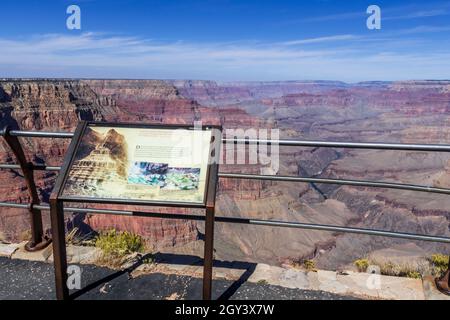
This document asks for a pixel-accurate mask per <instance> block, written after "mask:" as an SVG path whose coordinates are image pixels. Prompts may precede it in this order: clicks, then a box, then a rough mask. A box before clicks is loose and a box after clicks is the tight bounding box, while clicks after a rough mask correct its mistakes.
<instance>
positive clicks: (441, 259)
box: [430, 253, 448, 276]
mask: <svg viewBox="0 0 450 320" xmlns="http://www.w3.org/2000/svg"><path fill="white" fill-rule="evenodd" d="M430 262H431V264H432V265H433V272H434V273H435V274H436V275H438V276H440V275H442V274H443V273H445V271H447V268H448V256H446V255H443V254H440V253H437V254H433V255H432V256H431V259H430Z"/></svg>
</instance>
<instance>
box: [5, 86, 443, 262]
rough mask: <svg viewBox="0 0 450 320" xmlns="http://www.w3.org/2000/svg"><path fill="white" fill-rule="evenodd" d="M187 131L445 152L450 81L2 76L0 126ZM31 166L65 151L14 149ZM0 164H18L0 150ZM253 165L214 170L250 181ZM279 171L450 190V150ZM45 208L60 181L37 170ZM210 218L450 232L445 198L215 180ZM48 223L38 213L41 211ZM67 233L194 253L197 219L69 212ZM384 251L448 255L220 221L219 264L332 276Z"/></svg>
mask: <svg viewBox="0 0 450 320" xmlns="http://www.w3.org/2000/svg"><path fill="white" fill-rule="evenodd" d="M79 119H83V120H96V121H112V122H115V121H124V122H141V123H162V124H166V123H167V124H169V123H180V124H191V123H193V122H194V121H202V122H203V123H207V124H221V125H222V126H223V128H225V129H227V128H230V129H232V128H243V129H248V128H257V129H259V128H270V129H274V128H276V129H279V130H280V138H281V139H303V140H332V141H352V142H399V143H433V144H449V142H450V125H449V124H450V81H431V80H429V81H401V82H363V83H354V84H348V83H344V82H338V81H283V82H214V81H200V80H198V81H197V80H195V81H194V80H192V81H190V80H76V79H3V80H0V124H1V126H2V127H3V126H6V125H9V126H11V127H12V128H20V129H23V130H46V131H73V130H74V128H75V126H76V124H77V121H78V120H79ZM22 142H23V145H24V147H25V148H26V152H27V155H28V157H29V159H31V160H32V161H34V162H35V163H45V164H48V165H59V164H61V162H62V159H63V157H64V155H65V152H66V149H67V146H68V143H69V141H67V140H64V139H59V140H58V139H41V138H39V139H36V138H34V139H31V138H24V139H22ZM0 162H1V163H14V162H15V159H14V156H13V154H12V153H11V151H10V150H9V148H8V147H7V145H6V144H5V143H4V142H3V141H2V150H1V151H0ZM260 169H261V167H260V166H259V165H258V164H256V165H254V164H253V165H242V164H236V165H227V164H223V165H221V166H220V171H221V172H235V173H258V174H259V173H260ZM277 174H279V175H290V176H302V177H331V178H348V179H364V180H374V181H389V182H403V183H412V184H420V185H427V186H438V187H445V188H447V187H450V154H446V153H432V152H412V151H389V150H352V149H340V148H335V149H331V148H298V147H295V148H294V147H280V166H279V170H278V172H277ZM35 176H36V180H37V182H38V188H39V193H40V196H41V199H42V201H43V202H48V198H49V195H50V192H51V190H52V188H53V184H54V182H55V177H56V173H54V172H36V173H35ZM0 179H1V181H2V184H1V185H0V193H1V201H8V202H17V203H22V202H27V200H28V194H27V192H26V191H27V190H26V186H25V183H24V181H23V178H22V177H21V172H19V171H16V170H1V171H0ZM218 187H219V189H218V191H219V192H218V198H217V206H218V208H217V213H216V214H217V215H220V216H237V217H251V218H258V219H273V220H284V221H294V222H296V221H298V222H308V223H321V224H332V225H341V226H354V227H364V228H374V229H382V230H392V231H404V232H412V233H419V234H430V235H440V236H447V237H448V236H450V230H449V220H450V212H449V211H448V209H447V208H449V207H450V198H449V197H448V196H446V195H438V194H428V193H421V192H412V191H404V190H393V189H381V188H363V187H352V186H337V185H321V184H306V183H292V182H267V181H256V180H252V181H249V180H241V179H239V180H238V179H220V182H219V186H218ZM43 216H44V220H45V222H46V225H47V228H48V227H49V226H48V220H49V218H48V214H46V213H45V212H44V213H43ZM66 219H67V226H68V227H70V226H73V225H76V224H78V225H82V226H84V227H86V228H88V229H92V230H95V231H99V230H104V229H109V228H116V229H121V230H128V231H132V232H134V233H137V234H140V235H142V236H143V237H144V238H145V239H146V241H147V244H148V246H149V248H152V250H155V251H156V250H160V251H167V252H178V253H190V254H201V248H202V240H201V239H202V233H203V225H202V223H197V222H192V221H176V220H164V219H156V218H138V217H133V218H130V217H118V216H105V215H85V214H82V215H80V214H77V215H75V214H74V215H67V216H66ZM29 228H30V226H29V222H28V213H27V212H26V211H25V210H19V209H13V208H1V209H0V239H4V240H8V241H20V240H23V238H24V237H26V234H27V230H29ZM383 249H394V250H402V249H407V250H409V251H410V252H412V253H414V254H417V255H427V254H428V255H430V254H432V253H445V254H449V253H450V248H449V247H448V245H447V246H446V245H443V244H437V243H431V242H411V241H408V240H399V239H390V238H383V237H374V236H364V235H354V234H333V233H330V232H323V231H311V230H300V229H287V228H276V227H264V226H248V225H230V224H221V223H217V227H216V242H215V254H216V258H217V259H222V260H239V261H253V262H265V263H268V264H282V263H289V262H295V261H300V260H302V259H314V261H315V262H316V265H317V266H319V267H321V268H324V269H339V268H342V267H344V266H346V265H349V264H351V263H352V262H353V261H354V260H355V259H358V258H361V257H365V256H367V255H369V254H370V253H372V252H376V251H379V250H383Z"/></svg>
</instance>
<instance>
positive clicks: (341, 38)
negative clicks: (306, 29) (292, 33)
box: [280, 34, 359, 46]
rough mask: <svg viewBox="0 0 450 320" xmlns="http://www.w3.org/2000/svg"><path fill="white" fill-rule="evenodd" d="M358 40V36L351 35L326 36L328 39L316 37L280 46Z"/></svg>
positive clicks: (288, 42)
mask: <svg viewBox="0 0 450 320" xmlns="http://www.w3.org/2000/svg"><path fill="white" fill-rule="evenodd" d="M358 38H359V37H358V36H356V35H353V34H340V35H335V36H328V37H317V38H309V39H300V40H291V41H285V42H281V43H280V44H283V45H286V46H292V45H299V44H311V43H322V42H335V41H345V40H355V39H358Z"/></svg>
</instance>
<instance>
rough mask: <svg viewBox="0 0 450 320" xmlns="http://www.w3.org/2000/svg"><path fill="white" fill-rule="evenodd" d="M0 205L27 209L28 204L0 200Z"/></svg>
mask: <svg viewBox="0 0 450 320" xmlns="http://www.w3.org/2000/svg"><path fill="white" fill-rule="evenodd" d="M0 207H8V208H20V209H28V208H29V207H30V205H29V204H26V203H14V202H0Z"/></svg>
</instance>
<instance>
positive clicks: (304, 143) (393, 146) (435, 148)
mask: <svg viewBox="0 0 450 320" xmlns="http://www.w3.org/2000/svg"><path fill="white" fill-rule="evenodd" d="M0 135H3V136H5V135H10V136H13V137H31V138H62V139H69V138H72V137H73V133H72V132H45V131H20V130H9V131H8V130H6V129H3V130H2V131H0ZM222 142H223V143H225V144H261V143H263V144H266V145H270V144H278V145H279V146H290V147H293V146H297V147H316V148H317V147H325V148H353V149H374V150H403V151H428V152H450V145H436V144H434V145H428V144H403V143H358V142H330V141H308V140H256V139H227V138H224V139H223V141H222ZM30 167H31V169H32V170H37V171H59V170H60V167H59V166H47V165H43V164H31V165H30ZM0 169H17V170H19V169H21V166H20V165H19V164H0ZM219 178H221V179H251V180H268V181H284V182H300V183H323V184H335V185H349V186H359V187H375V188H388V189H400V190H409V191H417V192H427V193H437V194H448V195H450V189H447V188H436V187H430V186H422V185H413V184H403V183H391V182H376V181H367V180H349V179H329V178H309V177H295V176H271V175H256V174H242V173H223V172H220V173H219ZM0 207H13V208H24V209H30V208H34V209H36V210H45V211H47V210H50V206H49V205H48V204H18V203H11V202H0ZM64 210H65V211H66V212H84V213H93V214H115V215H126V216H148V217H166V218H173V219H185V220H204V216H203V215H187V214H168V213H156V212H154V213H152V212H138V211H126V210H108V209H94V208H70V207H66V208H65V209H64ZM215 221H217V222H224V223H240V224H254V225H262V226H277V227H287V228H299V229H309V230H320V231H331V232H339V233H355V234H365V235H372V236H383V237H391V238H401V239H409V240H419V241H433V242H441V243H450V237H444V236H434V235H425V234H415V233H405V232H395V231H386V230H374V229H367V228H354V227H343V226H335V225H326V224H312V223H300V222H286V221H277V220H260V219H249V218H236V217H224V216H216V217H215Z"/></svg>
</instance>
